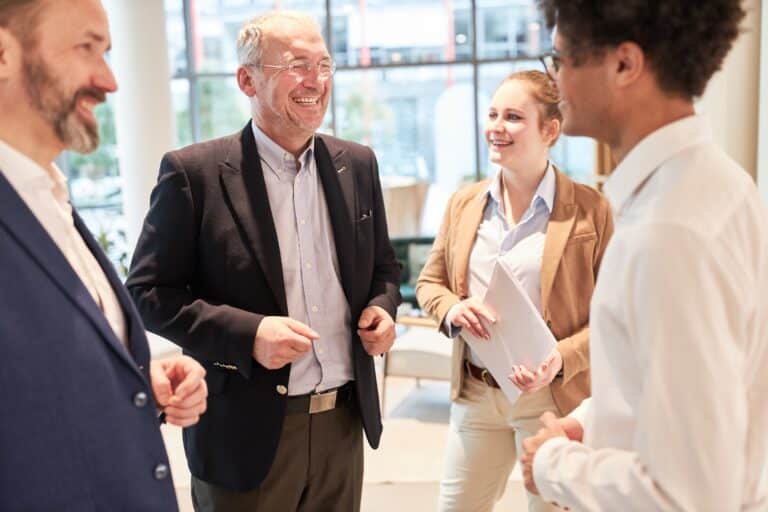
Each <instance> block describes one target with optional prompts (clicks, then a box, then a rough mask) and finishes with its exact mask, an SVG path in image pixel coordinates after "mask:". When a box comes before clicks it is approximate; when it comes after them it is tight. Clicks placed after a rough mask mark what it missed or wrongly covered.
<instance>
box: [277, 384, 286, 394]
mask: <svg viewBox="0 0 768 512" xmlns="http://www.w3.org/2000/svg"><path fill="white" fill-rule="evenodd" d="M277 392H278V393H280V394H281V395H285V394H286V393H288V388H287V387H285V386H283V385H282V384H280V385H278V386H277Z"/></svg>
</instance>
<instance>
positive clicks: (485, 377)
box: [480, 368, 496, 387]
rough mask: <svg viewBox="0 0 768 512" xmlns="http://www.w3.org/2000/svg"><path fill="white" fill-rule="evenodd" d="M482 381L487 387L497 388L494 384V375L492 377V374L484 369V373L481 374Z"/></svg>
mask: <svg viewBox="0 0 768 512" xmlns="http://www.w3.org/2000/svg"><path fill="white" fill-rule="evenodd" d="M480 380H482V381H483V382H485V383H486V385H488V386H490V387H495V386H494V384H495V383H496V381H495V380H494V378H493V375H491V372H489V371H488V369H487V368H483V371H482V372H480Z"/></svg>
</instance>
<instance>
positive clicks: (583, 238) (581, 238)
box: [566, 231, 597, 245]
mask: <svg viewBox="0 0 768 512" xmlns="http://www.w3.org/2000/svg"><path fill="white" fill-rule="evenodd" d="M592 240H597V233H595V232H594V231H592V232H590V233H579V234H577V235H573V236H571V237H570V238H568V242H567V243H566V245H570V244H580V243H584V242H590V241H592Z"/></svg>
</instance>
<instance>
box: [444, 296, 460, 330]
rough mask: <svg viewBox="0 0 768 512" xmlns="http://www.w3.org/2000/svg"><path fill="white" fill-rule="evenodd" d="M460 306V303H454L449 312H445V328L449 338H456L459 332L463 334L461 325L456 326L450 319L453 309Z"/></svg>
mask: <svg viewBox="0 0 768 512" xmlns="http://www.w3.org/2000/svg"><path fill="white" fill-rule="evenodd" d="M456 306H458V304H454V305H453V306H451V309H449V310H448V312H447V313H446V314H445V319H444V320H443V329H444V330H445V335H446V336H448V337H449V338H455V337H456V336H458V335H459V334H461V327H456V326H455V325H453V324H452V323H451V322H450V321H449V320H448V319H449V318H451V310H452V309H453V308H455V307H456Z"/></svg>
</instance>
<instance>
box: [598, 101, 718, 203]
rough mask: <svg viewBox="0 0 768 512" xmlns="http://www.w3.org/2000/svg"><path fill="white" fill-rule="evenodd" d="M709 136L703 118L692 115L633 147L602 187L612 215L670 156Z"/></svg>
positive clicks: (670, 124)
mask: <svg viewBox="0 0 768 512" xmlns="http://www.w3.org/2000/svg"><path fill="white" fill-rule="evenodd" d="M711 140H712V133H711V131H710V128H709V123H708V122H707V121H706V119H705V118H704V117H703V116H700V115H692V116H688V117H684V118H683V119H680V120H678V121H674V122H672V123H669V124H667V125H664V126H662V127H661V128H659V129H658V130H656V131H654V132H652V133H651V134H650V135H648V136H646V137H645V138H644V139H643V140H641V141H640V142H639V143H637V145H635V147H633V148H632V149H631V150H630V151H629V153H627V156H625V157H624V159H623V160H622V161H621V162H620V163H619V165H618V166H616V169H615V170H614V171H613V172H612V173H611V176H610V177H609V178H608V180H606V182H605V185H604V186H603V192H604V193H605V195H606V197H607V198H608V201H609V202H610V203H611V206H612V207H613V211H614V213H615V214H618V213H619V212H621V210H622V209H623V208H624V206H625V205H626V203H627V201H628V200H629V199H630V198H631V197H632V196H633V195H634V194H635V192H636V191H637V189H638V188H639V187H640V186H641V185H642V184H643V183H645V181H646V180H648V178H650V176H651V175H652V174H653V173H654V172H655V171H656V170H657V169H658V168H659V167H661V165H663V164H664V162H666V161H667V160H669V159H670V158H672V157H673V156H675V155H677V154H679V153H681V152H682V151H685V150H686V149H688V148H690V147H691V146H695V145H698V144H702V143H704V142H709V141H711Z"/></svg>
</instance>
